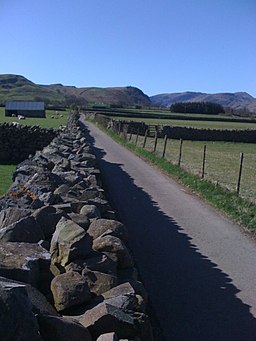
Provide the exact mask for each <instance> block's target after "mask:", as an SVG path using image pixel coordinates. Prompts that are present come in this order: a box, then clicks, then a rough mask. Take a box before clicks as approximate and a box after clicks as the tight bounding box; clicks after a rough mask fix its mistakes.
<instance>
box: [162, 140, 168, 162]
mask: <svg viewBox="0 0 256 341" xmlns="http://www.w3.org/2000/svg"><path fill="white" fill-rule="evenodd" d="M166 145H167V135H164V149H163V154H162V158H163V159H164V157H165V151H166Z"/></svg>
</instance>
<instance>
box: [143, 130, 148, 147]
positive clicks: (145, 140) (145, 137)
mask: <svg viewBox="0 0 256 341" xmlns="http://www.w3.org/2000/svg"><path fill="white" fill-rule="evenodd" d="M147 137H148V129H146V131H145V135H144V141H143V148H145V146H146V142H147Z"/></svg>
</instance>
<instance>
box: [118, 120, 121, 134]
mask: <svg viewBox="0 0 256 341" xmlns="http://www.w3.org/2000/svg"><path fill="white" fill-rule="evenodd" d="M120 133H121V121H119V122H118V135H120Z"/></svg>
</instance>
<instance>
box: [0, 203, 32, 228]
mask: <svg viewBox="0 0 256 341" xmlns="http://www.w3.org/2000/svg"><path fill="white" fill-rule="evenodd" d="M30 213H31V212H30V210H26V209H21V208H17V207H9V208H6V209H5V210H2V211H0V229H2V228H3V227H6V226H9V225H11V224H13V223H15V222H16V221H18V220H20V219H22V218H24V217H27V216H29V215H30Z"/></svg>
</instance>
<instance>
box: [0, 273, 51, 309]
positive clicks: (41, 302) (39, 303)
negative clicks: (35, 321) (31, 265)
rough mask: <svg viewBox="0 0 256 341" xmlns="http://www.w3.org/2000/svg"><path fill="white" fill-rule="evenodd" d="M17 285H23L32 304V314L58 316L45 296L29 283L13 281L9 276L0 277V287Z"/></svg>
mask: <svg viewBox="0 0 256 341" xmlns="http://www.w3.org/2000/svg"><path fill="white" fill-rule="evenodd" d="M15 285H17V287H18V286H21V287H24V288H25V289H26V292H27V296H28V299H29V301H30V303H31V305H32V311H33V313H34V314H47V315H52V316H58V313H57V311H56V310H55V309H54V308H53V306H52V305H51V304H50V303H49V302H48V301H47V300H46V298H45V296H44V295H43V294H42V293H41V292H40V291H39V290H37V289H36V288H35V287H33V286H32V285H30V284H27V283H22V282H18V281H14V280H12V279H9V278H5V277H0V287H5V288H8V287H13V286H15Z"/></svg>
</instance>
